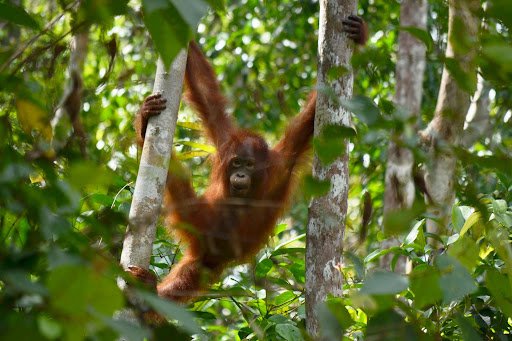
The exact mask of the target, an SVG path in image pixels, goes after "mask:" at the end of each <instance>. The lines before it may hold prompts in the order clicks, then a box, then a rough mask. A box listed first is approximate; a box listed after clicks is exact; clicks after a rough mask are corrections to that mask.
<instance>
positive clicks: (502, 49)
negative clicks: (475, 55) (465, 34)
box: [483, 43, 512, 71]
mask: <svg viewBox="0 0 512 341" xmlns="http://www.w3.org/2000/svg"><path fill="white" fill-rule="evenodd" d="M483 54H484V55H485V56H486V57H487V58H489V59H490V60H491V61H493V62H494V63H497V64H499V65H500V66H501V67H503V68H504V69H505V70H508V71H510V70H512V46H510V45H507V44H497V43H491V44H486V45H484V47H483Z"/></svg>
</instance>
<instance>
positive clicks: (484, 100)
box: [462, 75, 491, 148]
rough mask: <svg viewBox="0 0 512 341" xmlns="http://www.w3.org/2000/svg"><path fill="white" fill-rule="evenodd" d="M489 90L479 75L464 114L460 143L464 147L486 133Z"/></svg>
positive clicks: (489, 108)
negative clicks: (469, 103) (464, 121)
mask: <svg viewBox="0 0 512 341" xmlns="http://www.w3.org/2000/svg"><path fill="white" fill-rule="evenodd" d="M490 90H491V87H490V86H489V84H488V83H487V82H486V81H485V80H484V79H483V78H482V77H481V76H480V75H479V76H478V85H477V89H476V92H475V94H474V95H473V100H472V102H471V105H470V106H469V110H468V114H467V115H466V123H465V127H464V136H463V137H462V145H463V146H464V147H465V148H470V147H471V146H473V144H475V142H476V141H478V139H480V138H481V137H482V136H485V135H487V132H488V130H489V114H490V112H491V99H490V98H489V94H490Z"/></svg>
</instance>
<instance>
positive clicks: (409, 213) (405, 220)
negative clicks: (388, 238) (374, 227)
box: [384, 202, 425, 236]
mask: <svg viewBox="0 0 512 341" xmlns="http://www.w3.org/2000/svg"><path fill="white" fill-rule="evenodd" d="M424 211H425V205H424V204H423V203H420V202H415V203H414V205H413V207H411V208H407V209H403V210H400V211H394V212H389V213H387V214H386V215H385V216H384V233H385V234H386V235H392V236H394V235H399V234H402V233H405V232H406V231H409V230H410V229H411V225H412V223H413V222H414V221H415V220H416V219H418V218H419V216H420V215H421V214H422V213H423V212H424Z"/></svg>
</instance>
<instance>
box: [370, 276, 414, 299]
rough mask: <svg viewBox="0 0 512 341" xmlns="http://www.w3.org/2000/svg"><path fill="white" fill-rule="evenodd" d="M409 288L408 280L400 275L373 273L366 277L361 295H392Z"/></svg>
mask: <svg viewBox="0 0 512 341" xmlns="http://www.w3.org/2000/svg"><path fill="white" fill-rule="evenodd" d="M408 286H409V280H408V279H407V277H404V276H402V275H400V274H397V273H394V272H387V271H375V272H374V273H372V274H370V275H368V276H367V277H366V280H365V282H364V284H363V287H362V288H361V293H363V294H368V295H394V294H398V293H400V292H402V291H404V290H405V289H407V287H408Z"/></svg>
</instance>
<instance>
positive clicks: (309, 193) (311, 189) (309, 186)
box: [304, 175, 331, 197]
mask: <svg viewBox="0 0 512 341" xmlns="http://www.w3.org/2000/svg"><path fill="white" fill-rule="evenodd" d="M330 188H331V183H330V182H329V181H321V180H317V179H315V178H313V177H312V176H311V175H308V176H306V178H305V179H304V194H305V195H306V197H319V196H323V195H326V194H327V193H328V192H329V189H330Z"/></svg>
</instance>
